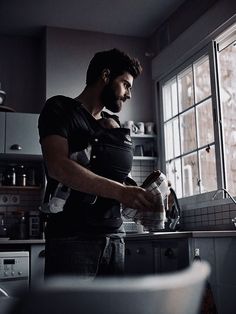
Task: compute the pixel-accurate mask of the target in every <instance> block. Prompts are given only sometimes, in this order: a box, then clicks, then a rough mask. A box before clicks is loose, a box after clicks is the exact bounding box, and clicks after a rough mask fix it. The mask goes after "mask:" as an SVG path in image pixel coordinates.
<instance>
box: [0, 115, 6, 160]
mask: <svg viewBox="0 0 236 314" xmlns="http://www.w3.org/2000/svg"><path fill="white" fill-rule="evenodd" d="M4 146H5V112H0V154H2V153H4V150H5V147H4Z"/></svg>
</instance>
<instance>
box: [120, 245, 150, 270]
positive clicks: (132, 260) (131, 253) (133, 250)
mask: <svg viewBox="0 0 236 314" xmlns="http://www.w3.org/2000/svg"><path fill="white" fill-rule="evenodd" d="M125 246H126V248H125V274H126V275H137V274H143V275H144V274H152V273H153V272H154V269H155V266H154V255H153V247H152V243H148V242H147V241H126V244H125Z"/></svg>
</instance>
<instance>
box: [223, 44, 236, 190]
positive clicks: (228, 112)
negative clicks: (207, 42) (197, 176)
mask: <svg viewBox="0 0 236 314" xmlns="http://www.w3.org/2000/svg"><path fill="white" fill-rule="evenodd" d="M219 71H220V73H219V74H220V77H219V80H220V101H221V110H222V115H223V128H224V132H223V133H224V145H225V146H224V153H225V167H226V176H227V178H226V179H227V189H228V190H229V192H231V193H232V194H233V195H236V162H235V160H236V159H235V157H236V46H235V45H234V44H233V43H232V44H231V45H230V46H228V47H227V48H225V49H223V50H222V51H221V52H220V53H219Z"/></svg>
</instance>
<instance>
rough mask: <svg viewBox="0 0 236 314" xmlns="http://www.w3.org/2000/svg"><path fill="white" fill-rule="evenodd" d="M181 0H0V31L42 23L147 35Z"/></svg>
mask: <svg viewBox="0 0 236 314" xmlns="http://www.w3.org/2000/svg"><path fill="white" fill-rule="evenodd" d="M184 1H185V0H39V1H37V0H0V33H1V34H6V35H26V36H27V35H29V36H34V35H37V34H39V32H40V30H41V29H42V28H43V26H51V27H62V28H71V29H79V30H88V31H97V32H103V33H112V34H117V35H126V36H138V37H149V36H151V35H152V34H153V32H154V31H155V30H156V28H157V27H158V26H160V25H161V24H162V23H163V22H164V20H166V18H168V17H169V16H170V15H171V13H173V12H174V11H175V10H176V9H177V8H178V7H179V6H180V5H181V4H182V3H183V2H184Z"/></svg>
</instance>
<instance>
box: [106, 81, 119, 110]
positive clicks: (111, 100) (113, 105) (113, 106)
mask: <svg viewBox="0 0 236 314" xmlns="http://www.w3.org/2000/svg"><path fill="white" fill-rule="evenodd" d="M101 101H102V104H103V105H104V107H106V108H107V109H108V110H110V111H111V112H120V110H121V100H120V99H119V98H117V97H116V95H115V92H114V89H113V88H112V85H111V83H109V84H108V85H106V86H105V87H104V89H103V91H102V94H101Z"/></svg>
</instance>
